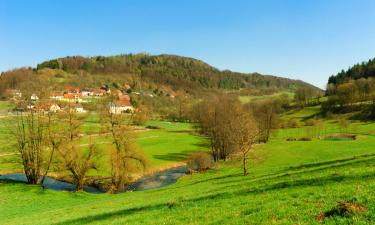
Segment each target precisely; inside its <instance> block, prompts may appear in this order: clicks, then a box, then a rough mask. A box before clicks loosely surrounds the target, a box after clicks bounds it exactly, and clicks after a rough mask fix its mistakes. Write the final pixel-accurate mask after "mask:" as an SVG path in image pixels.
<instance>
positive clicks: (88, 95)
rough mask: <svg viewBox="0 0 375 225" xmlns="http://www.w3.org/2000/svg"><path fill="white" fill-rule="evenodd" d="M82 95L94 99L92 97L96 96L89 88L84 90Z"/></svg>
mask: <svg viewBox="0 0 375 225" xmlns="http://www.w3.org/2000/svg"><path fill="white" fill-rule="evenodd" d="M81 94H82V96H83V97H92V96H94V92H93V91H91V90H90V89H87V88H85V89H82V91H81Z"/></svg>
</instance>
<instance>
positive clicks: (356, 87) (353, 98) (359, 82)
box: [322, 59, 375, 119]
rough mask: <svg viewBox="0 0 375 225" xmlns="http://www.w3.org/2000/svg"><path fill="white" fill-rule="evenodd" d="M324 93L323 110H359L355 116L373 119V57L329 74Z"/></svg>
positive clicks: (374, 92) (374, 91)
mask: <svg viewBox="0 0 375 225" xmlns="http://www.w3.org/2000/svg"><path fill="white" fill-rule="evenodd" d="M326 94H327V96H328V99H327V101H326V102H324V103H323V104H322V109H323V112H335V113H342V112H344V113H347V112H359V114H358V115H357V116H356V117H357V118H360V119H375V59H371V60H369V61H368V62H362V63H359V64H356V65H354V66H352V67H350V68H349V69H348V70H346V71H345V70H342V71H341V72H339V73H338V74H337V75H336V76H331V77H330V78H329V80H328V85H327V89H326ZM353 118H354V117H353Z"/></svg>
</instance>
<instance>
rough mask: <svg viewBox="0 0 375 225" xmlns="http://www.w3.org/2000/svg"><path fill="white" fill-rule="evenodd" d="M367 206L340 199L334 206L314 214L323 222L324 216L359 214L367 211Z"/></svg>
mask: <svg viewBox="0 0 375 225" xmlns="http://www.w3.org/2000/svg"><path fill="white" fill-rule="evenodd" d="M367 210H368V209H367V207H366V206H364V205H362V204H360V203H357V202H352V201H341V202H338V203H337V205H336V206H335V207H333V208H332V209H331V210H328V211H326V212H321V213H319V214H318V215H316V219H317V220H318V221H320V222H323V221H324V219H325V218H329V217H334V216H339V217H348V216H353V215H355V214H360V213H364V212H367Z"/></svg>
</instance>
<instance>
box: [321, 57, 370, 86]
mask: <svg viewBox="0 0 375 225" xmlns="http://www.w3.org/2000/svg"><path fill="white" fill-rule="evenodd" d="M370 77H371V78H375V58H374V59H370V60H369V61H367V62H362V63H358V64H356V65H354V66H352V67H350V68H349V69H348V70H346V71H345V70H342V71H341V72H339V73H338V74H337V75H334V76H331V77H330V78H329V80H328V83H329V84H342V83H346V82H348V81H349V80H357V79H360V78H370Z"/></svg>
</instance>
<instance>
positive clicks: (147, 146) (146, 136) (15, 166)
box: [0, 114, 208, 175]
mask: <svg viewBox="0 0 375 225" xmlns="http://www.w3.org/2000/svg"><path fill="white" fill-rule="evenodd" d="M146 126H154V127H159V129H145V127H146ZM11 127H12V125H11V123H10V122H9V121H8V120H6V119H0V129H1V130H2V132H0V174H1V173H11V172H20V171H22V166H21V164H20V161H19V157H18V155H17V150H16V146H15V144H16V143H15V141H14V138H13V137H12V135H11V133H10V130H11V129H12V128H11ZM82 130H83V132H84V133H85V134H86V136H84V137H83V139H82V140H81V142H80V144H81V145H82V146H87V145H88V143H89V140H90V139H92V140H93V141H95V143H97V144H98V146H99V147H100V148H101V149H102V151H103V152H104V153H105V152H107V151H106V150H107V149H108V145H110V144H111V139H110V138H109V137H108V136H106V135H102V136H100V135H97V134H98V133H99V131H100V121H99V117H98V116H97V115H96V114H90V115H88V116H87V118H86V119H85V122H84V124H83V129H82ZM137 142H138V145H139V146H140V148H141V149H142V150H143V152H144V153H145V155H146V156H147V158H148V159H149V161H150V167H149V169H150V170H151V171H153V170H158V169H161V168H168V167H173V166H176V165H180V164H181V163H182V162H183V161H184V160H185V159H186V158H187V157H188V156H189V155H190V154H191V153H192V152H195V151H207V150H208V147H207V143H206V140H205V139H204V138H202V137H201V136H197V135H196V134H194V132H193V128H192V126H191V124H188V123H173V122H165V121H149V122H148V123H147V124H145V126H143V127H139V131H137ZM106 160H108V158H106V157H105V154H104V157H103V160H102V161H103V162H102V165H105V164H107V163H106ZM108 173H109V170H108V168H106V167H105V166H101V168H100V170H99V171H98V172H93V173H92V175H108Z"/></svg>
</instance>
